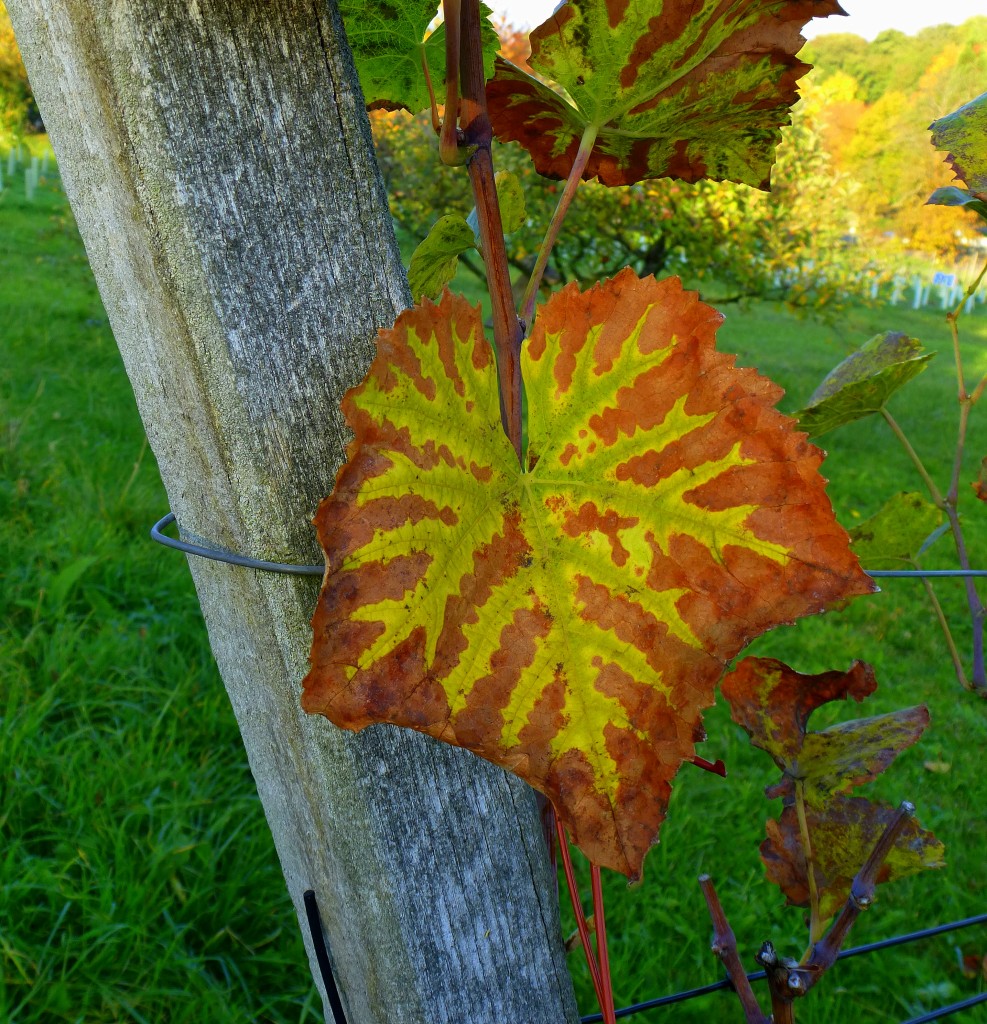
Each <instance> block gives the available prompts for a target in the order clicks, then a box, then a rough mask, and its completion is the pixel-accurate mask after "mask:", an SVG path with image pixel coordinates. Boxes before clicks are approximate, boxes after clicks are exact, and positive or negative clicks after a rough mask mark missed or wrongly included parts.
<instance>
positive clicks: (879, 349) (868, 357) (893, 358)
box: [798, 331, 935, 437]
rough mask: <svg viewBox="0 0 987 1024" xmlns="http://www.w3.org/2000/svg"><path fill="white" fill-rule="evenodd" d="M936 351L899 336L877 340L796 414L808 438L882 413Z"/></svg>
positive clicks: (890, 334)
mask: <svg viewBox="0 0 987 1024" xmlns="http://www.w3.org/2000/svg"><path fill="white" fill-rule="evenodd" d="M934 355H935V353H934V352H925V351H923V349H922V344H921V342H919V341H916V340H915V339H914V338H909V337H908V336H907V335H905V334H901V333H900V332H898V331H888V332H886V333H885V334H878V335H875V336H874V337H873V338H871V339H870V341H868V342H866V344H864V345H863V346H861V348H859V349H858V350H857V351H856V352H854V353H853V355H851V356H848V357H847V358H846V359H844V360H843V362H842V363H840V365H839V366H837V367H836V369H835V370H833V371H832V372H831V373H830V374H829V375H828V376H827V377H826V379H825V380H824V381H823V382H822V384H820V385H819V387H818V388H816V391H815V393H814V394H813V396H812V397H811V398H810V399H809V404H808V405H807V406H806V407H805V408H804V409H803V410H802V411H801V412H800V413H798V418H799V424H800V426H801V427H802V429H803V430H804V431H805V432H806V433H807V434H808V435H809V437H818V436H819V435H820V434H824V433H826V431H827V430H833V429H834V428H836V427H842V426H843V425H844V424H846V423H852V422H853V421H854V420H859V419H862V418H863V417H864V416H869V415H871V414H872V413H875V412H880V411H881V409H883V408H884V406H885V405H886V404H887V402H888V399H889V398H890V397H891V396H892V395H893V394H894V393H895V392H896V391H898V390H899V389H900V388H903V387H904V386H905V385H906V384H907V383H908V382H909V381H910V380H911V379H912V378H913V377H915V376H917V375H918V374H920V373H921V372H922V371H923V370H924V369H925V367H926V364H927V363H928V362H929V360H930V359H931V358H932V357H933V356H934Z"/></svg>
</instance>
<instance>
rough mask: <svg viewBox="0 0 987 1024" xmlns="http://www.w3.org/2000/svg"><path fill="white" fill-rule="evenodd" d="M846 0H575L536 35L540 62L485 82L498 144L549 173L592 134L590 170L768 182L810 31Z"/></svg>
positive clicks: (499, 68) (566, 167) (620, 180)
mask: <svg viewBox="0 0 987 1024" xmlns="http://www.w3.org/2000/svg"><path fill="white" fill-rule="evenodd" d="M842 13H844V12H843V11H842V9H841V8H840V6H839V4H838V3H837V2H836V0H652V2H647V3H646V2H641V3H628V2H627V0H568V3H564V4H560V5H559V7H558V9H557V10H556V11H555V13H554V14H553V15H552V16H551V17H550V18H549V19H548V20H547V21H546V22H545V23H544V24H543V25H540V26H539V27H538V28H536V29H535V30H534V31H533V32H532V33H531V57H530V58H529V63H530V66H531V68H532V69H533V70H534V71H535V72H536V73H537V74H539V75H541V76H543V77H544V78H546V79H549V80H550V81H552V82H554V83H556V84H557V85H558V86H561V87H562V88H563V89H564V90H565V93H566V95H565V96H563V95H561V94H560V93H559V92H557V91H553V89H551V88H549V87H548V86H546V85H545V84H543V83H542V82H541V81H539V80H538V79H536V78H533V77H532V76H531V75H528V74H526V73H525V72H523V71H522V70H521V69H520V68H517V67H515V66H514V65H512V64H509V63H508V62H507V61H504V60H500V59H498V61H497V65H496V72H495V75H494V77H493V79H492V80H491V81H490V82H489V83H488V85H487V99H488V103H489V106H490V117H491V121H492V123H493V126H494V131H495V132H496V134H497V136H498V138H500V139H502V140H503V141H513V142H519V143H520V144H521V145H522V146H524V148H525V149H527V150H528V152H529V153H530V154H531V155H532V157H533V159H534V162H535V167H536V169H537V170H538V171H539V173H541V174H544V175H546V176H548V177H556V178H562V177H567V176H568V174H569V172H570V170H571V169H572V166H573V162H574V160H575V157H576V153H577V151H578V149H579V145H580V140H581V139H582V138H583V136H584V134H587V133H588V135H589V136H590V137H594V136H595V141H594V147H593V152H592V155H591V156H590V158H589V162H588V163H587V165H586V169H585V171H584V172H583V177H584V178H586V179H587V180H589V179H591V178H594V177H599V179H600V181H601V182H603V184H605V185H630V184H632V183H633V182H635V181H640V180H641V179H642V178H657V177H672V178H680V179H682V180H683V181H698V180H699V179H700V178H713V179H716V180H723V179H728V180H730V181H739V182H743V183H746V184H748V185H756V186H758V187H760V188H767V186H768V175H769V172H770V169H771V165H772V163H773V162H774V151H775V148H776V146H777V145H778V143H779V141H780V140H781V132H780V129H781V127H782V125H785V124H788V121H789V110H790V108H791V106H792V104H793V103H794V102H795V100H796V99H797V98H798V94H797V91H796V83H797V81H798V80H799V78H801V77H802V76H803V75H804V74H805V73H806V72H807V71H808V70H809V65H808V64H803V63H802V62H801V61H800V60H798V58H797V57H796V56H795V54H796V53H797V52H798V50H799V49H800V47H801V46H802V44H803V42H804V39H803V38H802V36H801V35H800V32H801V30H802V27H803V25H805V23H806V22H807V21H808V20H809V19H810V18H813V17H826V16H827V15H830V14H842Z"/></svg>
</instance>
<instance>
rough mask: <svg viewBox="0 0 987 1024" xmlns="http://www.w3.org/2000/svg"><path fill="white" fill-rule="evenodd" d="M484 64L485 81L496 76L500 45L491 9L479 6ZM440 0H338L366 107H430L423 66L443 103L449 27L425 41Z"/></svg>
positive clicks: (440, 29)
mask: <svg viewBox="0 0 987 1024" xmlns="http://www.w3.org/2000/svg"><path fill="white" fill-rule="evenodd" d="M480 9H481V14H482V18H483V22H482V26H481V28H482V32H483V63H484V72H485V74H486V77H487V78H489V77H490V76H491V75H492V74H493V60H494V56H495V54H496V53H497V48H498V46H499V45H500V41H499V40H498V38H497V32H496V30H495V29H494V27H493V25H492V24H491V23H490V21H489V15H490V14H491V11H490V8H488V7H487V6H486V5H485V4H481V8H480ZM438 10H439V0H403V2H402V3H399V4H396V3H385V2H382V0H339V13H340V14H341V15H342V17H343V23H344V25H345V26H346V38H347V39H348V40H349V43H350V48H351V49H352V51H353V59H354V62H355V64H356V70H357V74H358V75H359V76H360V85H361V86H362V87H363V95H364V99H365V100H366V103H367V106H368V107H370V108H371V109H374V108H384V109H387V110H397V109H402V108H403V109H406V110H410V111H411V112H412V113H413V114H417V113H418V112H419V111H422V110H427V109H428V108H429V107H430V106H431V99H430V97H429V93H428V83H427V81H426V78H425V70H424V67H425V66H427V67H428V69H429V74H430V77H431V80H432V88H433V89H435V90H437V91H438V92H437V99H438V101H439V103H441V102H442V99H443V96H442V93H443V88H444V83H445V66H446V54H445V45H446V44H445V26H444V25H439V27H438V28H437V29H436V30H435V31H434V32H433V33H431V35H429V36H428V37H427V38H426V35H425V33H426V32H427V30H428V26H429V25H430V24H431V23H432V22H433V21H434V20H435V17H436V15H437V14H438Z"/></svg>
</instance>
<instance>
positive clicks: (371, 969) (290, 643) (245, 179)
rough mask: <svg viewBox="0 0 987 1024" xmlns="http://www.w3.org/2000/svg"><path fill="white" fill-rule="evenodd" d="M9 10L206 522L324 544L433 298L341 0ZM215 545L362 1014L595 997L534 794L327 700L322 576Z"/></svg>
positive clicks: (227, 662)
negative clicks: (409, 265) (381, 382)
mask: <svg viewBox="0 0 987 1024" xmlns="http://www.w3.org/2000/svg"><path fill="white" fill-rule="evenodd" d="M8 9H9V12H10V15H11V17H12V20H13V24H14V29H15V32H16V33H17V37H18V40H19V43H20V45H21V48H22V51H23V53H24V57H25V62H26V64H27V66H28V71H29V74H30V76H31V80H32V83H33V85H34V89H35V93H36V96H37V98H38V101H39V104H40V106H41V110H42V112H43V115H44V118H45V123H46V125H47V127H48V129H49V132H50V135H51V139H52V142H53V144H54V146H55V150H56V152H57V154H58V158H59V163H60V165H61V168H62V173H63V180H64V182H65V187H66V190H67V192H68V194H69V198H70V200H71V202H72V206H73V209H74V211H75V215H76V218H77V220H78V223H79V227H80V230H81V232H82V235H83V239H84V241H85V244H86V248H87V251H88V254H89V258H90V262H91V264H92V267H93V270H94V272H95V275H96V279H97V282H98V285H99V288H100V292H101V295H102V298H103V302H104V304H105V306H106V309H107V312H108V314H109V317H110V321H111V323H112V326H113V330H114V334H115V335H116V338H117V341H118V343H119V346H120V350H121V353H122V355H123V359H124V362H125V364H126V368H127V372H128V374H129V376H130V379H131V382H132V384H133V387H134V392H135V394H136V398H137V402H138V406H139V408H140V412H141V415H142V417H143V420H144V424H145V427H146V429H147V432H148V436H149V439H150V442H151V445H152V448H153V450H154V453H155V455H156V457H157V459H158V464H159V466H160V469H161V474H162V477H163V479H164V482H165V486H166V488H167V491H168V496H169V500H170V503H171V508H172V509H173V510H174V511H175V513H176V515H177V517H178V521H179V523H181V524H182V527H183V532H184V534H185V535H186V536H187V537H189V538H191V539H195V538H198V539H207V540H209V541H210V542H219V543H220V544H221V545H224V546H227V547H229V548H230V549H233V550H238V551H244V552H249V553H252V554H254V555H256V556H258V557H261V558H268V559H275V560H282V561H292V562H304V563H309V562H315V561H317V560H318V549H317V545H316V542H315V538H314V532H313V530H312V527H311V525H310V520H311V518H312V515H313V513H314V511H315V507H316V505H317V503H318V501H319V499H320V498H322V497H323V496H324V495H325V494H326V493H328V492H329V490H330V489H331V487H332V482H333V479H334V475H335V471H336V468H337V466H338V465H339V462H340V459H341V456H342V450H343V446H344V444H345V442H346V436H345V428H344V425H343V423H342V420H341V417H340V413H339V410H338V401H339V398H340V396H341V394H342V392H343V391H344V390H345V389H346V388H347V387H349V386H351V385H352V384H354V383H356V382H357V381H358V380H359V379H360V377H361V376H362V374H363V372H364V370H365V369H366V366H367V364H368V363H369V360H370V356H371V352H372V337H373V334H374V331H375V330H376V329H377V328H378V327H380V326H382V325H385V324H388V323H390V322H391V321H392V320H393V318H394V316H395V314H396V312H397V311H398V310H399V309H401V308H402V307H403V306H404V305H405V304H406V303H407V301H408V295H407V290H406V283H405V280H404V275H403V271H402V270H401V266H400V262H399V260H398V256H397V251H396V247H395V243H394V238H393V233H392V230H391V226H390V220H389V218H388V215H387V207H386V202H385V199H384V196H383V193H382V190H381V185H380V181H379V176H378V174H377V171H376V167H375V165H374V164H373V157H372V149H371V143H370V138H369V131H368V127H367V123H366V118H365V115H364V112H363V104H362V97H361V96H360V93H359V87H358V86H357V84H356V79H355V76H354V74H353V69H352V66H351V62H350V57H349V53H348V50H347V48H346V46H345V43H344V41H343V37H342V34H341V28H340V24H339V20H338V16H337V14H336V11H335V7H334V6H333V5H331V4H330V5H328V6H326V5H325V4H324V3H321V2H320V3H316V2H313V0H282V2H279V3H271V2H270V0H153V2H151V0H8ZM162 557H170V556H167V555H164V554H163V555H162ZM190 564H191V569H192V573H193V575H194V578H195V583H196V587H197V589H198V593H199V597H200V601H201V604H202V607H203V610H204V615H205V619H206V624H207V627H208V630H209V636H210V641H211V643H212V647H213V651H214V653H215V656H216V660H217V662H218V664H219V667H220V671H221V673H222V676H223V679H224V682H225V684H226V686H227V689H228V691H229V694H230V699H231V701H232V704H233V707H234V710H235V712H236V715H237V718H238V720H239V723H240V727H241V731H242V734H243V739H244V744H245V746H246V749H247V754H248V757H249V759H250V764H251V768H252V770H253V772H254V776H255V779H256V781H257V787H258V790H259V793H260V796H261V799H262V801H263V804H264V808H265V811H266V813H267V816H268V820H269V823H270V825H271V829H272V832H273V834H274V837H275V840H276V843H277V848H278V852H279V855H280V858H281V862H282V866H283V869H284V873H285V876H286V879H287V883H288V887H289V890H290V892H291V895H292V898H293V900H294V902H295V905H296V909H297V910H298V911H299V913H300V914H302V913H303V909H302V893H303V891H304V890H305V889H307V888H313V889H315V891H316V893H317V896H318V899H319V903H320V907H321V909H322V914H323V918H324V921H325V925H326V932H327V937H328V939H329V942H330V946H331V949H332V954H333V960H334V965H335V969H336V974H337V977H338V979H339V982H340V987H341V989H342V994H343V1000H344V1003H345V1006H346V1009H347V1014H348V1019H349V1021H350V1024H371V1022H374V1024H377V1022H379V1024H385V1022H386V1024H403V1022H416V1024H426V1022H427V1024H438V1022H444V1021H450V1022H457V1024H460V1022H468V1021H469V1022H477V1024H497V1022H500V1021H518V1022H525V1024H538V1022H542V1021H544V1022H545V1024H548V1022H551V1024H559V1022H560V1021H571V1020H574V1019H575V1009H574V1004H573V999H572V992H571V985H570V982H569V978H568V974H567V971H566V967H565V962H564V957H563V954H562V952H561V948H560V942H559V935H558V920H557V906H556V897H555V883H554V879H553V878H552V877H551V873H550V871H549V869H548V866H547V861H546V857H545V851H544V844H543V843H542V841H541V836H540V831H539V828H538V823H537V815H536V811H535V805H534V800H533V797H532V794H531V793H530V791H529V790H528V789H527V788H526V787H525V786H524V785H522V784H521V783H519V782H518V781H517V780H516V779H514V778H513V777H511V776H508V775H506V774H504V773H503V772H502V771H500V770H499V769H497V768H494V767H493V766H491V765H489V764H486V763H484V762H481V761H479V760H478V759H476V758H474V757H473V756H472V755H471V754H469V753H467V752H465V751H462V750H457V749H452V748H448V747H445V746H443V745H441V744H437V743H435V742H433V741H431V740H429V739H428V738H426V737H423V736H420V735H417V734H414V733H411V732H406V731H399V730H396V729H393V728H390V727H375V728H374V729H371V730H368V731H367V732H366V733H364V734H361V735H358V736H353V735H350V734H346V733H343V732H340V731H339V730H336V729H335V728H334V727H333V726H331V725H330V724H329V723H328V722H326V721H324V720H322V719H318V718H310V717H308V716H305V715H304V714H303V713H302V711H301V710H300V706H299V700H298V696H299V690H300V680H301V678H302V676H303V675H304V673H305V670H306V655H307V652H308V647H309V641H310V631H309V617H310V615H311V612H312V608H313V606H314V603H315V598H316V590H317V587H316V583H315V582H314V581H312V580H310V579H309V580H306V579H295V578H290V577H285V576H272V575H264V574H259V573H255V572H252V571H250V570H244V569H239V568H235V567H232V566H226V565H222V564H219V563H214V562H207V561H204V560H201V559H195V558H193V559H191V560H190ZM303 931H304V929H303ZM307 941H308V939H307V938H306V942H307ZM311 956H312V954H311V949H310V957H311ZM314 964H315V961H314V957H312V965H313V967H314ZM298 984H299V986H301V985H302V984H303V981H302V979H301V978H299V980H298Z"/></svg>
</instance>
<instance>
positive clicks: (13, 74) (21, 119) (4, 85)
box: [0, 0, 40, 140]
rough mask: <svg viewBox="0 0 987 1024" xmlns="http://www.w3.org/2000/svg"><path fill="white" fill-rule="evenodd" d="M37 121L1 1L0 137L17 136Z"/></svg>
mask: <svg viewBox="0 0 987 1024" xmlns="http://www.w3.org/2000/svg"><path fill="white" fill-rule="evenodd" d="M39 121H40V118H39V115H38V108H37V106H36V105H35V102H34V95H33V94H32V92H31V86H30V83H29V82H28V80H27V71H25V69H24V62H23V61H22V60H21V54H20V51H19V50H18V49H17V42H16V40H15V39H14V29H13V26H12V25H11V24H10V15H9V14H7V8H6V6H5V4H4V2H3V0H0V140H2V139H3V137H4V135H7V136H8V137H16V136H17V135H19V134H20V133H21V132H22V131H23V130H24V129H25V127H27V126H28V125H32V126H37V125H38V123H39Z"/></svg>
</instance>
